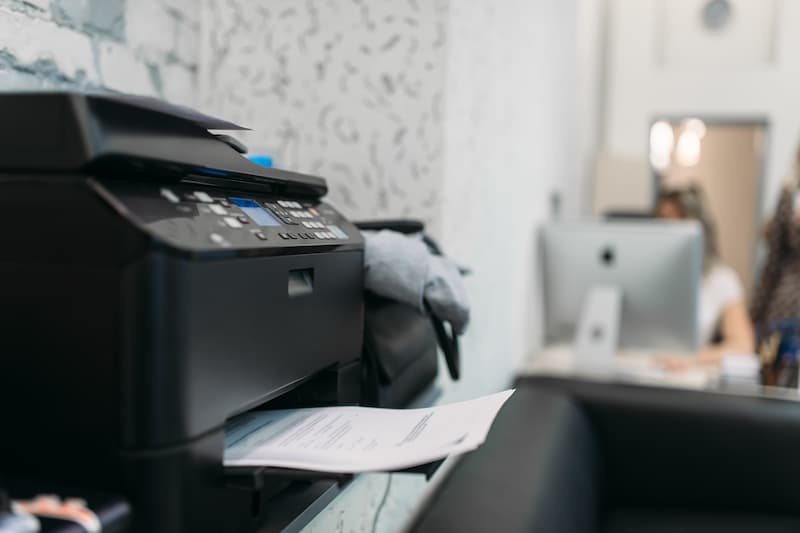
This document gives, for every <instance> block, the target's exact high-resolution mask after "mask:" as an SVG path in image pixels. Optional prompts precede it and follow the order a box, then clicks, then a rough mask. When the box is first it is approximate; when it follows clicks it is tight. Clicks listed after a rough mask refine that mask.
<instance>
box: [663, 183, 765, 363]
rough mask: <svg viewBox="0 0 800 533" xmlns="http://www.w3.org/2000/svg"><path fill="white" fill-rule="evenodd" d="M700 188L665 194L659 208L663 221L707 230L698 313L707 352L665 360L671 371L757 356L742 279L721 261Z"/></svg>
mask: <svg viewBox="0 0 800 533" xmlns="http://www.w3.org/2000/svg"><path fill="white" fill-rule="evenodd" d="M703 204H704V202H703V197H702V191H701V190H700V189H698V188H697V187H696V186H691V187H688V188H686V189H681V190H670V191H665V192H662V194H661V195H660V196H659V199H658V203H657V205H656V214H657V215H658V217H659V218H664V219H673V220H686V219H693V220H697V221H699V222H700V224H701V225H702V226H703V233H704V235H703V240H704V243H705V250H704V254H703V281H702V285H701V288H700V309H699V312H698V320H699V324H698V325H699V328H700V339H701V342H702V344H703V346H704V348H703V349H702V350H701V351H700V352H699V353H698V354H697V357H696V358H695V359H693V360H692V359H688V358H681V357H667V358H664V364H665V366H666V367H667V368H671V369H681V368H685V367H688V366H690V365H691V364H693V363H698V364H716V363H719V362H720V361H721V360H722V358H723V356H724V355H725V354H726V353H753V352H754V351H755V335H754V332H753V325H752V323H751V322H750V317H749V315H748V312H747V307H746V305H745V301H744V290H743V288H742V284H741V282H740V281H739V276H738V275H737V274H736V272H735V271H734V270H733V269H732V268H731V267H729V266H727V265H725V264H724V263H723V262H722V261H721V260H720V258H719V252H718V249H717V239H716V232H715V230H714V224H713V222H712V220H711V218H710V216H709V213H708V212H707V210H706V209H705V207H704V205H703Z"/></svg>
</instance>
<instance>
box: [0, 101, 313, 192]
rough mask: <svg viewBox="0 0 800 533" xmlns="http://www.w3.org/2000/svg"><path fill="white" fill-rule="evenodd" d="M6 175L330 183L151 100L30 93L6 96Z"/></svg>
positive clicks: (1, 143) (261, 185) (0, 111)
mask: <svg viewBox="0 0 800 533" xmlns="http://www.w3.org/2000/svg"><path fill="white" fill-rule="evenodd" d="M0 116H3V117H4V118H5V120H6V124H7V127H6V128H3V129H0V173H8V172H18V171H28V172H46V173H54V172H62V173H65V172H71V173H74V172H87V173H92V174H104V175H107V176H109V177H113V176H114V175H115V174H120V175H125V176H126V177H131V176H134V177H137V178H141V179H147V178H153V177H159V178H174V179H185V178H187V177H188V178H190V179H197V180H199V181H204V182H206V183H209V184H212V185H213V184H219V185H225V186H236V187H240V188H246V189H251V190H260V191H265V192H278V193H283V194H296V195H303V196H313V197H321V196H324V195H325V194H326V193H327V190H328V188H327V184H326V183H325V180H324V179H322V178H320V177H317V176H309V175H305V174H300V173H296V172H289V171H285V170H279V169H274V168H267V167H263V166H261V165H257V164H255V163H253V162H251V161H250V160H249V159H247V158H245V157H243V156H242V155H241V154H240V153H239V152H238V151H237V150H236V149H234V147H233V146H232V145H230V144H229V143H227V142H225V141H223V140H221V139H220V138H219V137H218V136H216V135H214V134H213V133H211V132H209V131H208V130H245V129H247V128H244V127H242V126H239V125H237V124H234V123H232V122H228V121H225V120H221V119H218V118H215V117H211V116H209V115H205V114H202V113H199V112H197V111H194V110H192V109H190V108H187V107H183V106H177V105H173V104H169V103H166V102H163V101H161V100H157V99H155V98H149V97H145V96H132V95H117V94H101V93H79V92H68V91H67V92H27V93H2V94H0Z"/></svg>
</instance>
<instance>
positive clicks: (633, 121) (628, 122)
mask: <svg viewBox="0 0 800 533" xmlns="http://www.w3.org/2000/svg"><path fill="white" fill-rule="evenodd" d="M704 3H705V2H703V1H702V0H611V1H610V6H609V7H610V12H609V24H610V26H609V29H608V33H609V49H608V58H607V60H608V67H609V70H608V87H607V95H608V98H607V101H606V104H607V108H606V111H605V113H606V121H605V129H604V135H603V137H604V140H605V144H606V145H605V148H606V149H607V150H608V151H610V152H611V153H613V154H615V155H619V156H623V157H628V158H632V159H640V160H646V158H647V156H648V154H647V150H648V130H649V126H650V123H651V121H652V120H653V119H654V118H656V117H657V116H659V115H672V116H685V115H693V114H696V115H700V116H711V117H715V118H731V119H737V118H739V119H741V118H748V117H761V118H766V119H767V120H768V121H769V133H768V135H769V138H768V147H767V150H768V151H767V161H766V180H765V183H764V194H763V198H762V202H761V207H762V209H763V210H764V212H765V213H771V212H772V209H773V207H774V205H775V202H776V200H777V195H778V192H779V190H780V187H781V183H782V181H783V179H784V177H785V176H787V175H788V174H789V172H790V170H791V163H792V161H793V157H794V151H795V148H796V146H797V143H798V140H800V135H799V134H800V105H798V94H800V61H799V60H798V55H797V54H798V50H800V32H798V31H797V21H798V20H800V2H797V1H795V0H731V4H732V5H733V12H732V13H733V16H732V19H731V23H730V25H729V26H728V27H727V28H725V29H723V30H722V31H718V32H708V31H706V30H705V29H704V28H703V27H702V25H701V22H700V20H701V17H700V10H701V8H702V5H703V4H704Z"/></svg>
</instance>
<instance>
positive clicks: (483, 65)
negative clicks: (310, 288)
mask: <svg viewBox="0 0 800 533" xmlns="http://www.w3.org/2000/svg"><path fill="white" fill-rule="evenodd" d="M576 6H577V4H576V2H575V1H563V0H539V1H536V2H531V1H529V0H506V1H503V2H497V1H492V0H481V1H470V2H454V3H453V4H451V9H450V11H451V12H450V17H451V20H450V44H449V47H448V70H447V79H446V87H447V89H446V91H445V94H446V95H447V98H446V104H445V116H446V121H445V164H444V167H445V180H444V192H443V194H442V197H443V198H444V206H443V216H444V220H443V228H444V233H443V237H444V241H445V244H446V248H447V250H448V251H449V252H450V253H452V254H453V255H454V256H455V257H457V258H458V259H459V260H461V261H462V262H464V263H465V264H466V265H468V266H469V267H471V268H472V269H473V271H474V274H473V276H472V277H471V278H470V279H469V287H470V294H471V296H472V298H473V301H474V307H473V313H474V314H473V323H472V325H471V327H470V331H469V332H468V334H467V339H466V342H465V344H466V345H467V350H468V352H467V354H466V356H465V359H466V362H465V365H467V367H466V368H467V375H466V376H465V379H466V380H472V381H473V382H474V383H475V384H474V386H473V387H468V388H466V389H465V390H469V391H475V392H478V391H480V392H484V391H488V390H491V389H492V388H496V387H498V386H500V385H501V384H502V383H504V382H505V381H507V380H508V378H509V376H510V374H511V371H512V369H513V368H514V367H515V366H516V365H517V364H518V363H519V362H520V360H521V358H522V357H523V356H524V355H525V354H526V352H528V351H530V350H531V349H533V348H535V346H537V345H538V344H539V342H540V337H541V329H540V321H541V313H540V311H539V302H540V298H539V288H538V279H537V263H536V257H535V236H536V229H537V226H538V224H540V223H541V222H542V221H544V220H545V219H546V218H547V216H548V213H549V210H550V195H551V193H552V192H553V191H561V192H562V193H567V192H568V191H572V190H574V187H573V184H574V181H575V179H576V176H577V172H578V169H579V164H578V162H577V161H576V157H575V150H576V112H575V108H576V99H577V96H576V95H577V93H576V88H575V87H576V78H577V73H576V57H577V48H576V46H577V45H576V24H577V7H576ZM569 200H571V198H569Z"/></svg>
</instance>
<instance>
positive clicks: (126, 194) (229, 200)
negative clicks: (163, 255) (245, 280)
mask: <svg viewBox="0 0 800 533" xmlns="http://www.w3.org/2000/svg"><path fill="white" fill-rule="evenodd" d="M95 186H96V188H97V191H98V193H99V194H101V195H102V196H103V197H104V198H106V200H107V201H108V202H109V203H110V204H111V205H112V206H113V207H115V208H116V209H117V210H118V211H119V212H120V213H121V214H123V215H124V216H126V217H129V218H130V220H131V222H133V223H135V224H137V225H139V226H140V227H141V229H143V230H144V231H145V232H147V233H149V234H150V235H151V236H152V237H153V238H155V239H156V240H157V241H159V242H161V243H163V244H164V245H166V246H168V247H171V248H173V249H174V250H176V251H181V252H184V253H191V254H222V255H230V253H231V252H233V253H236V254H242V255H280V254H291V253H302V252H306V251H318V250H324V249H330V248H332V247H343V246H347V247H351V248H352V247H360V246H361V244H362V238H361V234H360V233H359V232H358V230H357V229H356V228H355V227H354V226H353V225H352V224H351V223H350V222H349V221H347V220H346V219H345V218H344V217H342V215H340V214H339V213H338V212H336V210H335V209H333V207H331V206H330V205H328V204H326V203H324V202H321V201H320V200H318V199H313V198H296V197H294V198H290V197H286V196H281V195H277V194H275V193H269V192H267V191H266V190H265V191H261V192H253V191H242V190H237V189H225V188H220V187H213V186H210V185H201V184H194V183H191V182H171V183H170V182H162V183H159V182H156V181H142V180H136V181H133V180H121V179H107V178H98V179H97V180H96V182H95Z"/></svg>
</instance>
